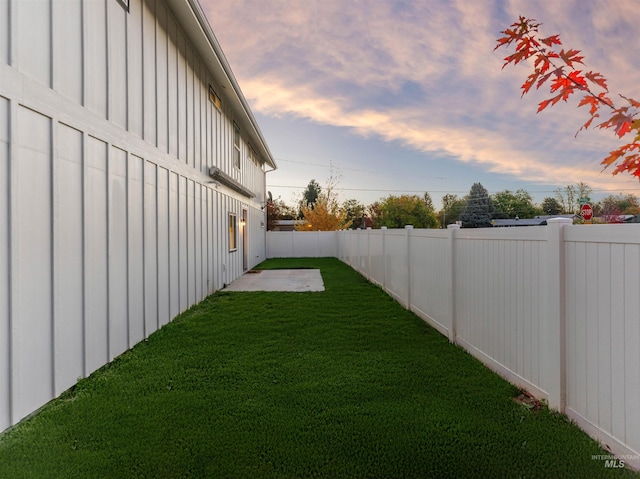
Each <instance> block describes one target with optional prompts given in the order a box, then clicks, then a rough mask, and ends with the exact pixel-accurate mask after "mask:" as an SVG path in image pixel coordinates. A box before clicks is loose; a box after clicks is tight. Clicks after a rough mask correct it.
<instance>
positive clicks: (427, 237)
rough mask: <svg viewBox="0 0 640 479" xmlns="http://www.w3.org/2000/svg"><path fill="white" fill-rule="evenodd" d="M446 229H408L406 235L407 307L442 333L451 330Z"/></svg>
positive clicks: (449, 247)
mask: <svg viewBox="0 0 640 479" xmlns="http://www.w3.org/2000/svg"><path fill="white" fill-rule="evenodd" d="M449 236H450V233H449V231H448V230H447V231H443V230H412V231H411V234H410V237H409V242H410V243H409V248H410V251H411V260H410V261H411V267H410V272H411V277H410V278H409V287H410V296H411V310H412V311H413V312H415V313H416V314H417V315H418V316H420V317H421V318H423V319H424V320H426V321H428V322H429V324H431V325H432V326H434V327H435V328H436V329H438V330H439V331H440V332H441V333H442V334H444V335H445V336H449V334H450V330H451V314H452V308H451V305H452V301H453V289H452V278H453V276H452V274H453V270H452V264H451V260H452V257H451V244H450V243H451V242H450V238H449Z"/></svg>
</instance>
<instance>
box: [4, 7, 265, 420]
mask: <svg viewBox="0 0 640 479" xmlns="http://www.w3.org/2000/svg"><path fill="white" fill-rule="evenodd" d="M198 8H199V6H198V5H197V3H195V2H194V0H130V11H128V12H127V11H126V10H125V9H124V8H123V7H122V5H121V4H120V3H119V2H118V1H117V0H92V1H91V2H86V1H82V0H65V1H40V2H24V1H21V0H0V431H2V430H3V429H6V428H7V427H9V426H11V425H12V424H15V423H16V422H18V421H19V420H20V419H22V418H24V417H25V416H27V415H28V414H30V413H31V412H33V411H34V410H36V409H37V408H39V407H40V406H42V405H43V404H45V403H46V402H47V401H49V400H50V399H51V398H53V397H55V396H57V395H59V394H60V393H61V392H63V391H64V390H66V389H68V388H69V387H71V386H72V385H73V384H75V382H76V381H77V379H78V378H80V377H85V376H87V375H89V374H91V373H92V372H93V371H95V370H96V369H98V368H99V367H101V366H102V365H104V364H105V363H107V362H109V361H111V360H113V359H114V358H115V357H116V356H117V355H119V354H121V353H122V352H124V351H126V350H127V349H129V348H130V347H132V346H133V345H134V344H136V343H137V342H139V341H140V340H142V339H144V338H146V337H148V336H149V335H150V334H151V333H153V332H154V331H156V330H157V329H158V328H160V327H161V326H162V325H164V324H166V323H167V322H169V321H170V320H171V319H172V318H174V317H175V316H176V315H177V314H179V313H180V312H182V311H184V310H185V309H187V308H188V307H190V306H191V305H193V304H194V303H197V302H198V301H200V300H202V299H203V298H204V297H205V296H207V295H208V294H209V293H211V292H213V291H214V290H216V289H219V288H222V287H223V286H224V285H225V284H228V283H230V282H231V281H232V280H233V279H235V278H237V277H238V276H240V275H241V274H242V273H243V271H244V268H243V266H247V267H249V268H251V267H252V266H254V265H255V264H257V263H259V262H260V261H262V260H263V259H264V258H265V252H266V246H265V228H264V224H265V222H266V218H265V215H264V212H263V210H262V209H261V204H262V203H263V201H264V195H265V167H264V165H265V163H266V164H269V165H271V167H274V166H275V165H274V164H273V159H272V158H271V157H270V153H269V152H268V148H267V146H266V144H264V141H263V139H262V137H261V134H260V133H259V130H258V129H257V126H256V125H255V120H254V119H253V117H252V115H251V113H250V112H248V111H247V110H246V108H245V107H244V106H243V105H246V102H245V101H244V99H243V98H242V97H241V94H239V93H238V92H239V90H238V89H236V88H235V86H236V84H235V79H234V78H233V76H232V74H231V73H230V70H225V68H224V66H223V63H222V61H221V60H220V59H219V56H220V55H217V51H216V49H215V48H213V47H212V46H211V40H210V38H209V37H207V36H206V35H202V30H197V29H194V28H192V27H193V25H186V24H185V22H186V21H192V22H193V21H194V20H193V19H194V18H197V17H198V15H195V14H192V12H194V11H195V12H196V13H198V12H197V9H198ZM205 26H206V27H207V28H208V25H205ZM203 30H206V28H203ZM194 31H195V32H196V33H188V32H194ZM194 35H198V36H196V37H194ZM218 48H219V47H218ZM210 87H211V88H213V89H214V90H215V92H216V93H217V94H218V96H219V97H220V99H221V109H218V108H217V107H216V106H215V105H214V103H213V102H212V101H210V97H209V89H210ZM239 95H240V96H239ZM236 125H237V127H238V128H239V129H240V134H241V141H240V152H241V154H240V159H241V164H240V168H237V167H235V166H234V164H233V159H234V141H233V140H234V129H235V128H236ZM250 151H251V152H254V155H253V158H249V152H250ZM212 166H216V167H218V168H220V169H222V171H224V172H225V173H226V174H227V175H229V176H230V177H232V178H233V179H234V180H236V181H238V182H239V183H241V184H242V185H243V186H244V187H245V188H247V189H249V190H251V191H252V192H253V193H254V194H255V197H254V198H248V197H246V196H243V195H241V194H238V193H236V192H235V191H233V190H231V189H229V188H227V187H226V186H225V185H222V184H219V183H217V182H214V181H213V180H212V179H211V178H210V177H209V176H208V171H209V168H210V167H212ZM243 210H246V211H247V224H246V226H244V227H243V226H240V224H238V230H239V231H238V249H237V251H232V252H231V251H230V250H229V232H228V231H229V230H228V228H229V225H228V215H229V213H234V214H236V215H237V218H238V220H239V219H240V218H241V217H242V214H243ZM245 233H246V234H247V235H248V238H247V242H246V243H247V250H246V251H245V250H244V249H243V241H242V234H245ZM245 256H246V259H247V262H246V264H245V265H243V257H245Z"/></svg>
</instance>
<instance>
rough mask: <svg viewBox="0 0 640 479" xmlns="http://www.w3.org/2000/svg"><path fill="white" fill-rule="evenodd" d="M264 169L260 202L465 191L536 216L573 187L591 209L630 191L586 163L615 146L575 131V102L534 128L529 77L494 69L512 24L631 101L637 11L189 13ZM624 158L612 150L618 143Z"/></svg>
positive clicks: (639, 45)
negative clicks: (214, 44) (565, 53)
mask: <svg viewBox="0 0 640 479" xmlns="http://www.w3.org/2000/svg"><path fill="white" fill-rule="evenodd" d="M200 3H201V5H202V7H203V10H204V11H205V13H206V14H207V17H208V19H209V22H210V24H211V26H212V28H213V31H214V34H215V35H216V38H217V39H218V41H219V43H220V45H221V47H222V50H223V51H224V53H225V56H226V57H227V60H228V62H229V64H230V65H231V68H232V70H233V73H234V75H235V77H236V79H237V80H238V83H239V85H240V88H241V89H242V92H243V94H244V96H245V97H246V99H247V100H248V102H249V104H250V106H251V108H252V111H253V113H254V115H255V117H256V120H257V122H258V125H259V127H260V129H261V131H262V133H263V135H264V137H265V139H266V141H267V144H268V146H269V148H270V150H271V152H272V154H273V156H274V158H275V160H276V163H277V165H278V169H277V170H276V171H273V172H270V173H267V189H268V190H269V191H271V192H272V194H273V197H274V198H280V199H282V200H283V201H285V203H288V204H291V205H293V204H295V203H296V201H297V199H299V198H300V196H301V194H302V192H303V191H304V189H305V187H306V186H307V184H308V183H309V181H310V180H312V179H315V180H316V181H317V182H318V183H319V184H320V185H321V186H325V185H326V183H327V181H328V179H329V178H330V177H331V176H333V177H334V178H337V179H338V185H337V186H338V193H339V199H340V200H341V201H344V200H347V199H351V198H354V199H357V200H359V201H361V202H362V203H364V204H365V205H368V204H370V203H372V202H373V201H377V200H379V199H381V198H384V197H387V196H389V195H390V194H393V195H399V194H422V193H424V192H425V191H426V192H428V193H429V194H430V195H431V197H432V199H433V201H434V204H435V206H436V207H437V208H439V207H440V206H441V198H442V196H443V195H445V194H447V193H452V194H457V195H458V196H461V197H462V196H464V195H466V194H467V193H468V192H469V189H470V188H471V185H472V184H473V183H476V182H480V183H482V185H483V186H484V187H485V188H486V189H487V190H488V191H489V193H491V194H492V193H496V192H499V191H503V190H506V189H508V190H512V191H514V190H517V189H520V188H523V189H525V190H527V191H528V192H529V193H531V195H532V196H533V198H534V201H535V202H536V203H540V202H541V201H542V200H543V199H544V198H545V197H547V196H554V191H555V190H556V189H558V188H561V187H563V186H565V185H567V184H574V183H578V182H585V183H587V184H588V185H590V186H591V187H592V188H593V190H594V193H593V195H592V199H593V201H597V200H599V199H602V198H603V197H604V196H607V195H609V194H618V193H624V194H626V193H634V194H636V195H639V196H640V183H639V182H638V180H634V179H633V178H632V177H630V176H629V175H617V176H612V174H611V170H605V171H604V172H603V171H602V167H601V165H600V162H601V161H602V159H603V158H605V157H606V156H607V154H608V152H609V151H611V150H612V149H614V148H617V147H618V146H621V145H622V144H623V142H622V140H618V139H617V138H616V136H615V135H614V133H613V132H612V131H611V130H598V129H590V130H588V131H586V132H585V131H582V132H581V133H580V134H578V135H577V136H576V132H577V131H578V130H579V128H580V126H581V125H582V124H583V123H584V122H585V121H586V120H587V119H588V112H587V110H586V108H580V109H578V108H577V105H578V102H579V97H578V96H576V98H575V99H574V100H573V101H572V100H570V101H569V102H568V103H567V104H562V103H561V104H558V105H557V106H555V107H553V108H549V109H547V110H545V111H543V112H541V113H539V114H536V110H537V105H538V102H540V101H542V100H543V99H545V98H548V97H549V93H548V90H547V91H543V90H540V91H539V92H533V93H529V94H528V95H526V96H524V97H522V98H521V90H520V86H521V85H522V83H524V80H525V78H526V77H527V75H528V74H529V73H530V72H531V70H532V66H531V65H523V66H519V67H516V68H514V67H507V68H505V69H502V65H503V58H504V57H505V56H506V55H507V54H508V52H507V50H498V51H494V47H495V45H496V39H497V38H498V37H499V36H501V35H500V32H501V31H502V30H504V29H505V28H507V27H508V26H509V25H510V24H512V23H513V22H515V21H517V19H518V17H519V16H520V15H523V16H525V17H528V18H535V19H536V20H538V21H539V22H541V23H542V26H541V27H540V30H541V32H540V33H541V35H542V36H543V37H544V36H550V35H554V34H559V35H560V37H561V39H562V41H563V44H564V46H565V47H566V48H573V49H577V50H581V51H582V54H583V55H584V57H585V63H586V67H587V69H588V70H593V71H597V72H600V73H602V74H603V75H604V76H605V77H606V78H607V80H608V84H609V90H610V92H611V94H612V95H613V96H616V97H617V95H618V94H624V95H625V96H628V97H632V98H636V99H638V100H640V82H639V81H638V77H639V75H640V27H638V26H637V19H638V18H640V2H638V1H637V0H615V1H614V0H561V1H559V0H538V1H536V0H413V1H411V0H200ZM625 143H626V142H625Z"/></svg>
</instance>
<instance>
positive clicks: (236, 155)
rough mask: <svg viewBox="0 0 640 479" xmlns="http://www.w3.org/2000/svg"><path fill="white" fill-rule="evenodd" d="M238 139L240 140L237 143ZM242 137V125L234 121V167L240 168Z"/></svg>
mask: <svg viewBox="0 0 640 479" xmlns="http://www.w3.org/2000/svg"><path fill="white" fill-rule="evenodd" d="M236 140H238V142H237V144H236ZM241 148H242V137H241V136H240V127H239V126H238V124H237V123H236V122H235V121H234V122H233V167H234V168H235V169H237V170H240V165H241V164H242V154H241V152H242V150H241Z"/></svg>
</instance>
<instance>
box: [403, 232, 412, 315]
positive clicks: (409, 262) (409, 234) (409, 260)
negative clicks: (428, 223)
mask: <svg viewBox="0 0 640 479" xmlns="http://www.w3.org/2000/svg"><path fill="white" fill-rule="evenodd" d="M411 230H413V225H405V227H404V232H405V234H406V235H407V309H408V310H411Z"/></svg>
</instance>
